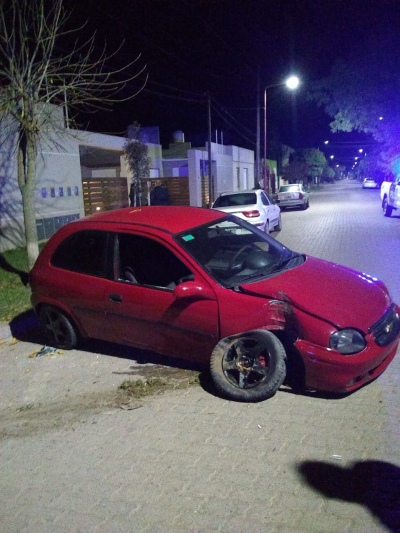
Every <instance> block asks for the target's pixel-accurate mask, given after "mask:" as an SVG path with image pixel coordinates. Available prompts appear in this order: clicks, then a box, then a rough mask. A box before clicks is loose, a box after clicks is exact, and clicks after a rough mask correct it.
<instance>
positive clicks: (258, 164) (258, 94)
mask: <svg viewBox="0 0 400 533" xmlns="http://www.w3.org/2000/svg"><path fill="white" fill-rule="evenodd" d="M256 109H257V120H256V125H257V129H256V131H257V141H256V161H255V178H256V183H255V184H254V185H256V186H257V185H258V184H259V183H260V67H259V66H258V69H257V106H256Z"/></svg>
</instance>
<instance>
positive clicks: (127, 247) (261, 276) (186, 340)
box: [30, 206, 400, 401]
mask: <svg viewBox="0 0 400 533" xmlns="http://www.w3.org/2000/svg"><path fill="white" fill-rule="evenodd" d="M30 284H31V288H32V304H33V307H34V309H35V311H36V313H37V314H38V316H39V317H40V320H41V323H42V325H43V327H44V330H45V332H46V333H47V337H48V342H49V344H51V345H52V346H55V347H59V348H64V349H70V348H74V347H75V346H76V344H77V342H78V340H79V338H81V337H86V338H87V337H91V338H97V339H103V340H106V341H111V342H116V343H121V344H126V345H131V346H134V347H139V348H144V349H147V350H153V351H157V352H159V353H162V354H166V355H171V356H175V357H179V358H185V359H189V360H192V361H197V362H202V363H205V364H206V365H207V367H208V365H209V367H210V371H211V376H212V378H213V381H214V384H215V386H216V388H217V389H218V391H219V392H220V393H221V394H222V395H224V396H225V397H228V398H230V399H233V400H239V401H260V400H264V399H267V398H269V397H271V396H272V395H273V394H275V392H276V391H277V389H278V388H279V387H280V386H281V385H282V384H283V383H284V382H286V383H288V384H289V385H291V386H293V387H295V386H296V387H299V386H302V387H304V388H307V389H313V390H322V391H333V392H339V393H345V392H348V391H352V390H354V389H357V388H358V387H361V386H362V385H364V384H365V383H367V382H369V381H371V380H372V379H374V378H376V377H377V376H379V375H380V374H381V373H382V372H383V371H384V370H385V369H386V367H387V366H388V365H389V363H390V362H391V361H392V359H393V357H394V356H395V353H396V350H397V346H398V342H399V333H400V317H399V311H400V310H399V308H398V307H397V306H396V305H395V304H394V303H393V301H392V300H391V298H390V295H389V293H388V291H387V289H386V287H385V285H384V284H383V283H382V282H381V281H379V280H377V279H376V278H373V277H371V276H368V275H366V274H362V273H360V272H356V271H353V270H351V269H349V268H346V267H343V266H339V265H337V264H333V263H329V262H327V261H322V260H319V259H316V258H314V257H309V256H306V255H303V254H300V253H297V252H293V251H291V250H289V249H288V248H286V247H285V246H283V245H282V244H280V243H279V242H278V241H276V240H275V239H273V238H272V237H270V236H269V235H266V234H265V233H264V232H262V231H260V230H258V229H257V228H255V227H254V226H252V225H251V224H249V223H248V222H246V221H244V220H242V219H239V218H237V217H235V216H233V215H226V214H224V213H221V212H219V211H215V210H209V209H202V208H196V207H169V206H160V207H155V206H154V207H142V208H126V209H120V210H116V211H110V212H107V213H103V214H97V215H93V216H90V217H87V218H84V219H82V220H78V221H75V222H71V223H70V224H67V225H66V226H64V227H63V228H61V229H60V230H59V231H58V232H57V233H56V234H55V235H54V236H53V237H52V238H51V239H50V240H49V242H48V243H47V244H46V246H45V247H44V249H43V251H42V252H41V254H40V256H39V258H38V260H37V261H36V264H35V266H34V267H33V269H32V271H31V274H30Z"/></svg>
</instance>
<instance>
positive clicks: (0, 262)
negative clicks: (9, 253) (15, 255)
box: [0, 254, 29, 287]
mask: <svg viewBox="0 0 400 533" xmlns="http://www.w3.org/2000/svg"><path fill="white" fill-rule="evenodd" d="M0 269H2V270H4V271H6V272H10V273H12V274H17V275H18V276H19V279H20V280H21V283H22V284H23V285H24V286H25V287H26V286H27V285H28V283H29V273H28V272H25V271H24V270H20V269H18V268H15V267H13V266H12V265H10V263H9V262H8V261H7V260H6V259H5V257H4V256H3V255H2V254H0Z"/></svg>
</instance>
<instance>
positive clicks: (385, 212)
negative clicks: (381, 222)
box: [382, 198, 393, 217]
mask: <svg viewBox="0 0 400 533" xmlns="http://www.w3.org/2000/svg"><path fill="white" fill-rule="evenodd" d="M382 210H383V215H384V216H385V217H390V216H391V214H392V212H393V207H392V206H390V205H389V203H388V199H387V198H384V199H383V202H382Z"/></svg>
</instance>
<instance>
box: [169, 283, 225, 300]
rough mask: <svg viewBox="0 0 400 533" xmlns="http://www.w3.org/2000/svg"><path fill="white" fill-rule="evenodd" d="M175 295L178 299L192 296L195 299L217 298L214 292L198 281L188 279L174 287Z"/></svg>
mask: <svg viewBox="0 0 400 533" xmlns="http://www.w3.org/2000/svg"><path fill="white" fill-rule="evenodd" d="M174 296H175V298H176V299H177V300H182V299H188V298H192V299H194V300H216V299H217V298H216V296H215V294H214V292H213V291H212V290H211V289H210V288H209V287H207V285H204V284H203V283H199V282H197V281H186V282H184V283H180V284H179V285H177V286H176V287H175V288H174Z"/></svg>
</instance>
